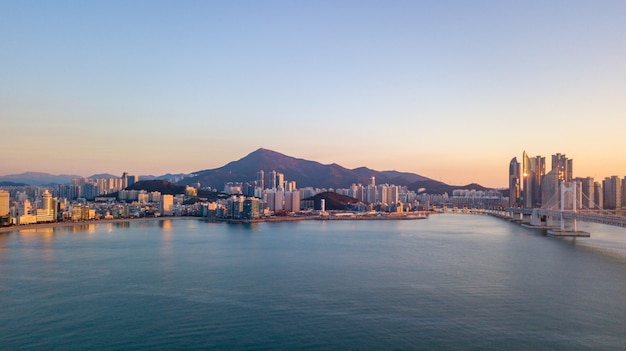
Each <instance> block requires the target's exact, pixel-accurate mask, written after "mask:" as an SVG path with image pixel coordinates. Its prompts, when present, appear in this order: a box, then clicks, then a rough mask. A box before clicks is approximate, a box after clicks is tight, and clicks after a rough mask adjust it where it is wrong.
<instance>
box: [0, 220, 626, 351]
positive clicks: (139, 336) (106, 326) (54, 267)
mask: <svg viewBox="0 0 626 351" xmlns="http://www.w3.org/2000/svg"><path fill="white" fill-rule="evenodd" d="M578 228H579V229H580V230H585V231H588V232H590V233H591V237H590V238H577V239H560V238H553V237H549V236H546V234H545V233H543V232H541V231H537V230H534V229H527V228H523V227H521V226H519V225H517V224H514V223H510V222H507V221H504V220H501V219H497V218H493V217H489V216H482V215H469V214H442V215H431V216H430V217H429V218H428V219H424V220H384V221H382V220H381V221H375V220H373V221H367V220H354V221H350V220H341V221H320V220H308V221H300V222H282V223H252V224H228V223H206V222H203V221H201V220H196V219H187V220H184V219H174V220H171V219H166V220H155V221H138V222H129V223H128V222H127V223H108V224H88V225H79V226H74V227H59V228H47V229H36V230H35V229H32V230H21V231H13V232H8V233H1V234H0V349H2V350H620V349H621V350H624V349H626V228H619V227H611V226H605V225H600V224H593V223H580V222H579V223H578Z"/></svg>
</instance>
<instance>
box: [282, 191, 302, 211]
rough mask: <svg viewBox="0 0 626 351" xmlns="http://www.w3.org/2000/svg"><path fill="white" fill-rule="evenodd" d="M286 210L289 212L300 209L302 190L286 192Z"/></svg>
mask: <svg viewBox="0 0 626 351" xmlns="http://www.w3.org/2000/svg"><path fill="white" fill-rule="evenodd" d="M285 210H286V211H288V212H298V211H300V192H298V191H287V192H285Z"/></svg>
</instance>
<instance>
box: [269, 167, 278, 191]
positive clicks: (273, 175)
mask: <svg viewBox="0 0 626 351" xmlns="http://www.w3.org/2000/svg"><path fill="white" fill-rule="evenodd" d="M276 174H277V173H276V171H275V170H272V171H271V172H270V175H269V184H268V187H269V188H270V189H276V188H277V184H276Z"/></svg>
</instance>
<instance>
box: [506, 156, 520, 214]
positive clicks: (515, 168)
mask: <svg viewBox="0 0 626 351" xmlns="http://www.w3.org/2000/svg"><path fill="white" fill-rule="evenodd" d="M520 190H521V187H520V163H519V162H517V157H513V159H512V160H511V162H510V163H509V206H511V207H514V206H518V205H519V204H520V203H519V202H520V196H521V191H520Z"/></svg>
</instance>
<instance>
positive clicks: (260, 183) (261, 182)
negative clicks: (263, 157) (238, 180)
mask: <svg viewBox="0 0 626 351" xmlns="http://www.w3.org/2000/svg"><path fill="white" fill-rule="evenodd" d="M256 186H257V187H259V188H261V189H265V172H264V171H263V170H260V171H258V172H256Z"/></svg>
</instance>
